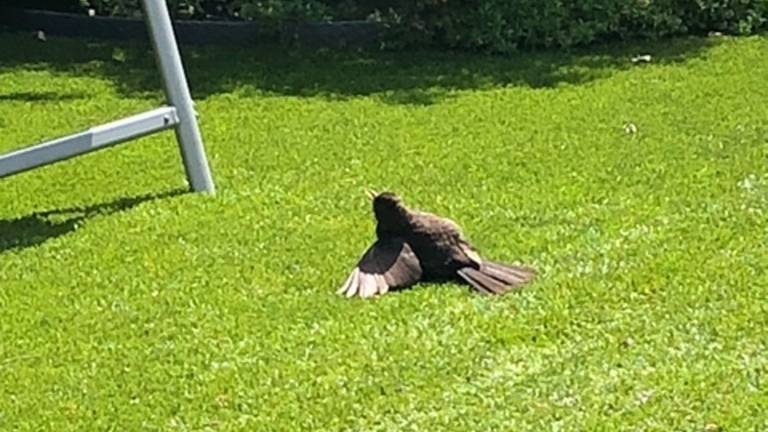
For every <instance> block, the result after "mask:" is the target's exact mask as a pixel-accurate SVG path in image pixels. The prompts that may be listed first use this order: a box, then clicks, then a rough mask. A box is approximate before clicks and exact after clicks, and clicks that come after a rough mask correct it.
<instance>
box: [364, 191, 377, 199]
mask: <svg viewBox="0 0 768 432" xmlns="http://www.w3.org/2000/svg"><path fill="white" fill-rule="evenodd" d="M365 194H366V195H368V198H370V199H371V200H373V199H374V198H376V196H377V195H378V192H376V191H375V190H372V189H366V190H365Z"/></svg>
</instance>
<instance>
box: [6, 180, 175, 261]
mask: <svg viewBox="0 0 768 432" xmlns="http://www.w3.org/2000/svg"><path fill="white" fill-rule="evenodd" d="M185 192H186V189H174V190H171V191H167V192H163V193H155V194H146V195H140V196H135V197H129V198H119V199H116V200H113V201H109V202H104V203H100V204H95V205H91V206H84V207H71V208H65V209H55V210H46V211H41V212H35V213H32V214H29V215H27V216H23V217H20V218H14V219H5V220H0V254H2V253H5V252H7V251H10V250H14V249H24V248H28V247H32V246H37V245H39V244H42V243H44V242H46V241H48V240H51V239H53V238H56V237H60V236H62V235H65V234H67V233H70V232H72V231H74V230H76V229H77V228H78V227H79V226H80V225H82V224H83V223H84V222H85V221H87V220H88V219H90V218H92V217H94V216H97V215H111V214H114V213H119V212H122V211H126V210H129V209H131V208H133V207H135V206H137V205H139V204H141V203H144V202H147V201H154V200H159V199H164V198H170V197H174V196H178V195H181V194H183V193H185Z"/></svg>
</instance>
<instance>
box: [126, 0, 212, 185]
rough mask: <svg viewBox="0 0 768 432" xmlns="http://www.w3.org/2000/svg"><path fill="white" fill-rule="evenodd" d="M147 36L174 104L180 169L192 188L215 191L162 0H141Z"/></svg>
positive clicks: (174, 38) (171, 29)
mask: <svg viewBox="0 0 768 432" xmlns="http://www.w3.org/2000/svg"><path fill="white" fill-rule="evenodd" d="M141 3H142V5H143V6H144V16H145V20H146V22H147V27H148V29H149V36H150V39H151V40H152V45H153V47H154V50H155V58H156V59H157V65H158V67H159V68H160V74H161V75H162V77H163V85H164V87H165V94H166V97H167V98H168V102H169V104H170V105H172V106H173V107H175V108H176V112H177V114H178V116H179V124H178V125H176V128H175V131H176V139H177V140H178V142H179V147H180V150H181V157H182V159H183V160H184V170H185V171H186V173H187V179H188V180H189V184H190V186H191V187H192V190H194V191H197V192H209V193H214V192H215V186H214V184H213V178H212V177H211V171H210V168H209V167H208V160H207V159H206V156H205V148H204V147H203V139H202V137H201V136H200V128H199V127H198V125H197V118H196V117H195V110H194V106H193V102H192V97H191V96H190V94H189V87H188V86H187V78H186V77H185V76H184V67H183V66H182V64H181V56H180V55H179V50H178V47H177V45H176V37H175V36H174V34H173V27H172V26H171V18H170V16H169V15H168V7H167V6H166V4H165V0H142V1H141Z"/></svg>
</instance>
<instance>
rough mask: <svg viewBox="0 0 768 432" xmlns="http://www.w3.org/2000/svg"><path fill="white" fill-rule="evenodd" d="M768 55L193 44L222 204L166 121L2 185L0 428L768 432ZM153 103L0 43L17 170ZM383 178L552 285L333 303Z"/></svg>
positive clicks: (76, 68) (709, 50) (69, 46)
mask: <svg viewBox="0 0 768 432" xmlns="http://www.w3.org/2000/svg"><path fill="white" fill-rule="evenodd" d="M645 53H649V54H651V55H652V56H653V61H652V62H651V63H650V64H633V63H632V62H631V60H630V59H631V57H632V56H634V55H638V54H645ZM766 53H768V38H766V37H753V38H744V39H729V38H711V39H684V40H676V41H665V42H660V43H655V44H651V43H648V44H627V45H614V46H607V47H595V48H590V49H588V50H584V51H576V52H571V53H563V52H545V53H534V54H520V55H518V56H514V57H508V58H492V57H490V58H489V57H483V56H475V55H466V54H457V53H439V52H413V53H406V54H393V53H386V54H380V53H322V54H314V53H309V52H298V51H297V52H291V51H285V50H282V49H271V48H258V49H255V48H254V49H248V50H240V49H234V48H232V49H229V48H228V49H213V48H188V49H185V50H184V52H183V55H184V58H185V62H186V64H187V67H188V69H189V75H190V77H189V79H190V84H191V87H192V91H193V94H194V95H195V97H196V98H197V107H198V110H199V113H200V119H201V127H202V130H203V135H204V137H205V140H206V146H207V150H208V153H209V157H210V162H211V166H212V169H213V173H214V176H215V180H216V182H217V186H218V194H217V195H216V196H215V197H208V196H203V195H197V194H188V193H185V189H184V188H185V181H184V177H183V170H182V168H181V163H180V157H179V155H178V151H177V150H176V147H175V141H174V139H173V134H172V133H164V134H160V135H155V136H152V137H148V138H144V139H142V140H140V141H138V142H135V143H131V144H128V145H123V146H118V147H115V148H113V149H110V150H106V151H103V152H99V153H96V154H92V155H88V156H84V157H81V158H77V159H73V160H70V161H67V162H64V163H61V164H57V165H53V166H50V167H46V168H43V169H39V170H36V171H32V172H28V173H25V174H21V175H18V176H15V177H11V178H8V179H3V180H0V203H1V204H2V205H0V429H1V430H11V429H20V430H104V429H112V428H114V429H117V430H140V429H141V430H202V429H210V430H233V429H241V428H242V429H245V430H259V431H269V430H281V431H290V430H318V431H319V430H366V431H368V430H371V431H376V430H392V431H400V430H415V431H416V430H418V431H427V430H456V431H467V430H530V431H541V430H658V431H669V430H688V431H700V430H709V431H714V430H718V429H717V427H718V426H719V427H722V428H723V429H724V430H728V431H747V430H766V429H768V414H767V413H766V407H767V406H768V355H767V354H766V349H767V348H768V300H767V299H766V297H767V296H768V276H767V275H766V267H767V266H768V222H767V217H768V216H767V215H766V212H768V168H766V166H767V165H766V157H767V156H768V103H766V102H767V101H768V84H766V77H768V56H767V55H766ZM158 88H159V81H158V77H157V73H156V70H155V68H154V64H153V59H152V57H151V53H150V52H149V51H148V50H147V49H146V48H145V47H143V46H141V45H125V44H107V43H102V42H89V41H85V40H77V39H62V38H56V37H51V38H50V40H49V41H48V42H47V43H38V42H36V41H34V40H32V38H31V37H30V36H29V35H27V34H12V33H5V34H0V151H7V150H10V149H13V148H18V147H22V146H25V145H29V144H32V143H35V142H38V141H40V140H43V139H46V138H52V137H56V136H59V135H63V134H67V133H71V132H75V131H78V130H81V129H84V128H86V127H89V126H92V125H95V124H98V123H103V122H106V121H110V120H114V119H117V118H119V117H121V116H125V115H128V114H133V113H137V112H140V111H142V110H146V109H149V108H153V107H155V106H157V105H159V104H160V103H161V102H162V97H161V93H160V92H159V91H158ZM628 123H632V124H633V125H635V127H636V130H637V132H636V133H627V132H626V131H625V125H626V124H628ZM629 129H631V127H630V128H628V130H629ZM367 187H371V188H374V189H379V190H380V189H390V190H393V191H395V192H398V193H400V194H401V195H403V196H404V198H405V199H406V201H407V202H408V203H410V204H412V205H413V206H415V207H417V208H421V209H423V210H427V211H433V212H437V213H441V214H444V215H446V216H450V217H452V218H454V219H455V220H456V221H457V222H459V223H460V224H461V225H462V226H463V227H464V230H465V232H466V234H467V235H468V237H469V238H470V239H471V240H472V241H473V242H474V243H475V244H476V245H477V246H478V247H479V248H480V250H481V251H482V252H483V253H484V254H485V255H486V256H489V257H493V258H495V259H499V260H505V261H515V260H520V261H523V262H526V263H530V264H532V265H534V266H536V267H537V268H538V269H539V271H540V273H541V276H540V278H539V279H538V281H537V282H536V283H535V284H533V285H531V286H530V287H528V288H527V289H526V290H524V291H523V292H521V293H520V294H517V295H510V296H505V297H501V298H488V297H481V296H478V295H475V294H473V293H471V292H470V291H469V290H467V289H466V288H464V287H461V286H457V285H445V286H435V285H432V286H424V287H418V288H417V289H413V290H409V291H405V292H402V293H394V294H390V295H387V296H385V297H383V298H380V299H376V300H373V301H362V300H352V301H350V300H346V299H343V298H340V297H338V296H336V295H335V294H334V292H335V289H336V288H337V286H338V285H339V284H340V283H341V282H343V280H344V279H345V277H346V275H347V273H348V271H349V270H350V269H351V267H352V266H353V265H354V263H355V261H356V260H357V258H358V257H359V255H360V253H361V252H362V251H363V250H364V248H365V247H367V245H368V244H369V243H370V242H371V240H372V238H373V223H372V217H371V214H370V209H369V203H368V202H367V199H366V198H365V195H364V194H363V190H364V188H367Z"/></svg>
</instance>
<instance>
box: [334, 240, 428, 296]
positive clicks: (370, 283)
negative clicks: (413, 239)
mask: <svg viewBox="0 0 768 432" xmlns="http://www.w3.org/2000/svg"><path fill="white" fill-rule="evenodd" d="M420 278H421V265H420V263H419V259H418V258H417V257H416V254H415V253H413V250H412V249H411V247H410V246H409V245H408V243H406V242H405V241H404V240H403V239H401V238H393V239H386V240H378V241H376V243H374V244H373V245H372V246H371V247H370V248H368V250H367V251H366V252H365V254H363V257H362V258H360V261H359V262H358V263H357V267H355V269H354V270H352V273H350V275H349V277H348V278H347V281H346V282H344V284H343V285H342V286H341V288H340V289H339V291H338V293H339V294H344V295H346V296H347V297H353V296H355V295H359V296H360V297H373V296H374V295H376V294H385V293H386V292H387V291H389V290H390V289H391V288H400V287H406V286H409V285H412V284H414V283H416V282H417V281H418V280H419V279H420Z"/></svg>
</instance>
